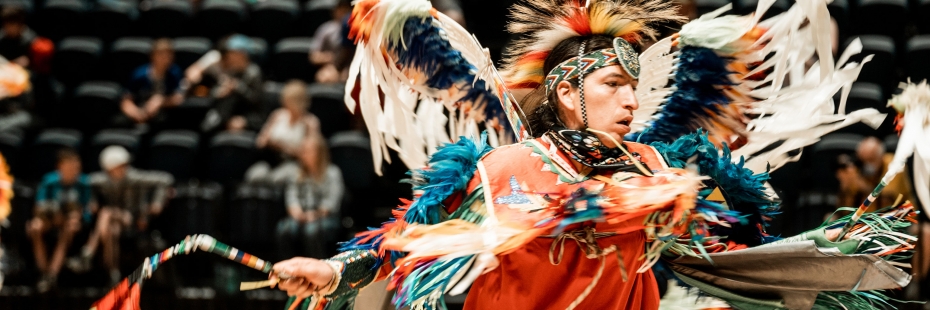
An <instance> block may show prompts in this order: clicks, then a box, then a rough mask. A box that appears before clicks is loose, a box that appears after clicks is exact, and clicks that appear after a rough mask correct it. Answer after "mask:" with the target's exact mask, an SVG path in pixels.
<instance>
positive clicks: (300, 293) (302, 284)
mask: <svg viewBox="0 0 930 310" xmlns="http://www.w3.org/2000/svg"><path fill="white" fill-rule="evenodd" d="M272 269H273V270H274V272H272V273H271V275H270V276H269V277H268V278H269V279H270V280H277V279H279V278H278V275H287V276H288V278H287V279H286V280H279V282H278V284H277V285H278V289H280V290H282V291H286V292H287V295H288V296H297V298H307V297H310V295H312V294H313V292H315V291H316V290H319V289H323V288H324V286H326V285H327V284H331V283H330V281H332V280H333V277H334V276H335V271H334V270H333V268H332V267H330V266H329V264H327V263H325V262H323V261H321V260H318V259H313V258H306V257H295V258H292V259H289V260H286V261H283V262H280V263H277V264H274V266H273V267H272Z"/></svg>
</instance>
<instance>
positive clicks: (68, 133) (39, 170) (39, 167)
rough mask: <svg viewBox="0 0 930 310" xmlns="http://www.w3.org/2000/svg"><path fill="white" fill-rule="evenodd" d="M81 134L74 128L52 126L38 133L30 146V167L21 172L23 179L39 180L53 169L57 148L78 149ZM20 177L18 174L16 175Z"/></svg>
mask: <svg viewBox="0 0 930 310" xmlns="http://www.w3.org/2000/svg"><path fill="white" fill-rule="evenodd" d="M82 139H83V135H81V132H79V131H77V130H74V129H61V128H52V129H46V130H45V131H42V132H41V133H39V136H38V137H37V138H36V140H35V142H34V143H33V144H32V146H31V147H30V152H29V161H30V162H31V165H30V169H29V171H28V172H27V173H25V174H22V178H23V180H29V181H39V180H40V179H41V178H42V176H43V175H45V173H48V172H49V171H52V170H55V164H56V162H57V156H58V150H60V149H62V148H66V147H67V148H71V149H74V150H76V151H77V150H80V148H81V141H82ZM17 177H20V176H17Z"/></svg>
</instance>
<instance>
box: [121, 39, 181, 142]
mask: <svg viewBox="0 0 930 310" xmlns="http://www.w3.org/2000/svg"><path fill="white" fill-rule="evenodd" d="M183 78H184V77H183V75H182V73H181V68H180V67H178V65H176V64H174V47H173V46H172V44H171V40H169V39H158V40H157V41H155V44H154V45H153V47H152V54H151V62H150V63H149V64H146V65H143V66H141V67H139V68H138V69H136V70H135V71H134V72H133V74H132V77H131V78H130V79H129V83H127V90H128V92H127V93H126V95H125V96H124V97H123V101H122V103H121V104H120V109H121V110H122V111H123V114H125V115H126V117H128V118H129V119H131V120H132V121H134V122H136V123H140V124H141V123H146V122H148V121H150V120H152V118H154V117H156V116H157V115H158V112H159V110H161V109H162V108H163V107H173V106H177V105H180V104H181V101H182V100H184V97H183V95H182V92H181V79H183Z"/></svg>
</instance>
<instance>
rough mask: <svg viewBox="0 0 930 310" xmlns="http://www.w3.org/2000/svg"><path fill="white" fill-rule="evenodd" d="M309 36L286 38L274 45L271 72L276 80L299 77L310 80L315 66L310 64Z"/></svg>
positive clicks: (312, 77) (312, 78) (314, 71)
mask: <svg viewBox="0 0 930 310" xmlns="http://www.w3.org/2000/svg"><path fill="white" fill-rule="evenodd" d="M309 53H310V38H309V37H296V38H286V39H283V40H281V41H280V42H278V44H277V45H275V49H274V57H273V60H272V64H273V67H274V68H273V74H274V79H275V80H276V81H281V82H283V81H287V80H291V79H300V80H304V81H306V82H308V83H309V82H312V81H313V80H314V75H315V73H316V68H314V66H312V65H311V64H310V60H309Z"/></svg>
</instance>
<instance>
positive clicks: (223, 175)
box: [207, 132, 258, 184]
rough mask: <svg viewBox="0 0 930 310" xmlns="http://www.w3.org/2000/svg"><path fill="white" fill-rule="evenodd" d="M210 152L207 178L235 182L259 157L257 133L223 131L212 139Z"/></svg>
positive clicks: (240, 178)
mask: <svg viewBox="0 0 930 310" xmlns="http://www.w3.org/2000/svg"><path fill="white" fill-rule="evenodd" d="M208 153H209V154H208V158H207V179H210V180H213V181H216V182H220V183H223V184H234V183H236V182H238V181H241V180H242V178H243V177H244V176H245V171H246V170H248V169H249V167H250V166H252V164H254V163H255V161H256V159H257V155H258V153H257V150H256V149H255V133H252V132H241V133H229V132H221V133H219V134H217V135H216V136H214V137H213V139H212V140H211V141H210V149H209V151H208Z"/></svg>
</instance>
